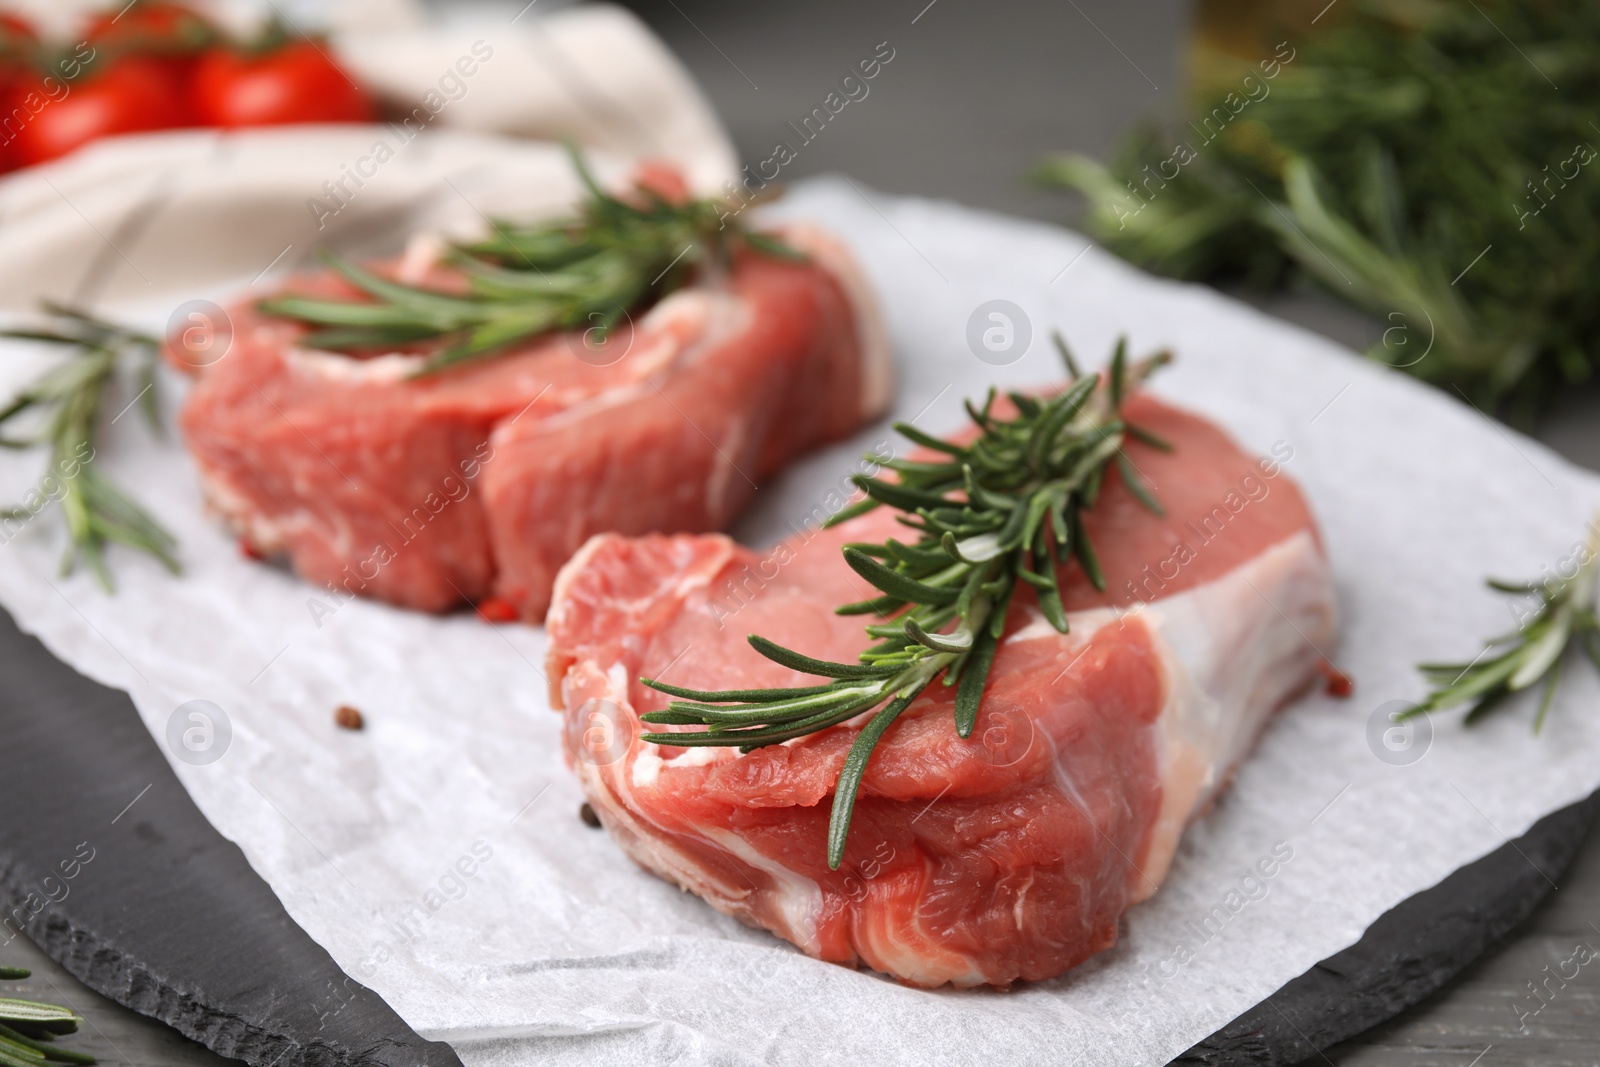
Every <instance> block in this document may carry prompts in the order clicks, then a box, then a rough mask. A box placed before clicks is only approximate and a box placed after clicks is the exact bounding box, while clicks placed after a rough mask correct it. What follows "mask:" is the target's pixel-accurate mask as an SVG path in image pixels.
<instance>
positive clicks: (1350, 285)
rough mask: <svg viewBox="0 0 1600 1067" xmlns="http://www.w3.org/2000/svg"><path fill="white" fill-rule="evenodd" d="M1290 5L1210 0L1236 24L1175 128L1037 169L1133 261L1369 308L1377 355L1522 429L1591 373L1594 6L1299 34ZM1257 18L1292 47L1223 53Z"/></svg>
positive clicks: (1138, 132) (1438, 14)
mask: <svg viewBox="0 0 1600 1067" xmlns="http://www.w3.org/2000/svg"><path fill="white" fill-rule="evenodd" d="M1291 6H1293V5H1282V4H1280V5H1253V6H1251V7H1249V8H1248V9H1246V8H1243V7H1238V6H1233V5H1225V4H1213V5H1207V8H1208V9H1216V10H1218V11H1221V10H1223V9H1224V8H1226V9H1227V10H1229V11H1233V12H1241V11H1248V15H1249V17H1248V18H1245V17H1241V18H1240V19H1239V23H1240V24H1239V26H1238V27H1237V30H1238V32H1230V33H1229V40H1228V41H1227V42H1226V43H1225V44H1222V45H1219V46H1218V47H1217V48H1213V49H1211V55H1212V59H1211V62H1212V63H1213V64H1214V65H1215V68H1216V69H1215V71H1214V73H1213V74H1212V75H1211V76H1209V77H1207V78H1205V79H1204V80H1203V81H1201V82H1199V83H1197V85H1196V86H1195V89H1194V92H1193V93H1192V94H1191V98H1190V101H1189V103H1188V106H1187V107H1186V108H1185V110H1186V111H1187V112H1188V113H1187V114H1185V115H1183V116H1182V119H1185V120H1187V121H1177V122H1170V123H1163V124H1160V125H1149V126H1145V127H1142V128H1136V129H1134V130H1133V131H1131V132H1130V133H1129V134H1128V135H1127V136H1126V137H1125V138H1124V139H1123V141H1122V143H1121V145H1120V147H1119V148H1118V150H1117V151H1116V152H1115V154H1114V158H1113V160H1112V161H1111V163H1110V164H1109V166H1102V165H1101V164H1099V163H1097V162H1095V161H1093V160H1089V159H1085V158H1083V157H1081V156H1080V157H1073V156H1054V157H1051V158H1050V159H1047V160H1046V161H1044V163H1043V164H1042V165H1041V166H1040V168H1039V169H1038V170H1037V171H1036V172H1035V173H1036V176H1037V177H1038V178H1039V179H1040V180H1042V181H1044V182H1047V183H1050V184H1055V185H1062V186H1066V187H1070V188H1073V189H1076V190H1077V191H1079V192H1081V193H1083V194H1084V195H1085V196H1086V197H1087V198H1088V202H1089V215H1088V218H1087V220H1086V223H1087V227H1088V229H1089V231H1090V233H1091V235H1092V236H1094V237H1095V238H1097V239H1098V240H1100V241H1101V242H1102V243H1104V244H1105V245H1106V246H1107V247H1109V248H1110V249H1111V250H1112V251H1114V252H1116V253H1118V254H1119V255H1122V256H1125V257H1126V258H1128V259H1130V260H1131V261H1133V262H1135V263H1138V264H1140V265H1141V266H1144V267H1146V268H1148V269H1152V270H1156V271H1160V272H1162V273H1166V274H1171V275H1175V276H1178V277H1184V278H1195V279H1204V280H1213V281H1217V282H1229V281H1238V280H1241V279H1243V280H1247V281H1251V282H1257V283H1262V284H1277V283H1281V282H1286V281H1287V282H1291V283H1294V282H1297V281H1301V280H1305V279H1311V280H1314V281H1315V282H1316V283H1319V284H1320V286H1321V287H1322V288H1324V289H1325V290H1326V291H1327V292H1329V293H1331V294H1333V296H1334V297H1335V298H1336V299H1339V300H1344V301H1348V302H1350V303H1352V304H1354V305H1357V306H1359V307H1361V308H1363V309H1364V310H1366V311H1367V312H1369V313H1371V314H1373V315H1374V316H1376V317H1377V318H1379V319H1381V320H1382V323H1383V328H1385V330H1386V332H1385V333H1384V338H1383V341H1382V342H1380V343H1378V344H1374V345H1373V346H1372V347H1371V349H1370V350H1369V354H1370V355H1371V356H1373V357H1374V358H1376V359H1379V360H1382V361H1383V362H1386V363H1389V364H1391V365H1394V366H1396V367H1399V368H1401V369H1404V370H1405V371H1406V372H1407V373H1409V374H1414V375H1417V376H1418V377H1421V378H1423V379H1425V380H1428V381H1431V382H1435V383H1437V384H1440V385H1443V386H1445V387H1447V388H1451V389H1452V390H1453V389H1460V390H1461V391H1462V392H1463V393H1465V394H1467V395H1468V396H1469V397H1470V398H1471V399H1472V401H1473V402H1474V403H1476V404H1478V405H1479V406H1480V407H1483V408H1485V409H1493V408H1495V407H1496V406H1499V407H1501V408H1502V409H1503V410H1504V411H1505V413H1506V414H1507V415H1509V416H1511V417H1512V418H1514V419H1515V420H1516V421H1518V422H1524V423H1525V422H1528V421H1530V420H1531V419H1532V418H1533V416H1534V415H1535V414H1537V413H1538V411H1539V409H1540V407H1541V406H1543V405H1545V404H1546V403H1548V402H1549V401H1550V400H1551V399H1552V398H1553V397H1554V396H1556V395H1558V394H1559V392H1560V390H1562V389H1563V388H1566V387H1567V386H1568V385H1569V383H1573V382H1580V381H1584V380H1587V379H1590V378H1592V377H1593V376H1594V374H1595V371H1596V368H1597V367H1600V356H1597V353H1600V347H1597V345H1596V343H1595V339H1596V337H1597V335H1600V229H1597V228H1596V227H1595V225H1594V217H1595V211H1596V205H1597V203H1600V200H1597V190H1600V186H1597V184H1596V173H1595V171H1596V167H1595V162H1596V159H1597V156H1600V119H1597V118H1596V116H1597V112H1600V7H1597V6H1596V5H1594V4H1592V3H1587V2H1583V0H1549V2H1540V3H1527V2H1518V0H1476V2H1473V3H1462V4H1456V3H1366V4H1340V5H1338V7H1336V8H1334V9H1333V10H1332V11H1331V12H1329V13H1328V14H1329V17H1328V18H1327V19H1326V20H1324V21H1323V22H1321V23H1320V24H1319V25H1317V26H1314V27H1310V26H1308V25H1307V23H1306V20H1304V19H1299V12H1298V10H1296V11H1295V12H1294V13H1291V12H1290V7H1291ZM1318 10H1319V11H1320V10H1321V6H1320V5H1319V7H1318ZM1277 15H1281V18H1282V20H1283V21H1285V22H1289V23H1293V22H1295V21H1296V20H1298V22H1299V27H1300V32H1298V33H1296V32H1294V31H1292V30H1286V31H1285V32H1286V33H1287V35H1288V36H1289V38H1290V41H1291V42H1292V46H1291V45H1284V46H1280V47H1281V48H1282V49H1283V50H1282V51H1280V52H1278V53H1276V56H1277V58H1273V57H1274V52H1273V45H1272V44H1270V43H1265V42H1260V43H1258V44H1244V45H1243V46H1242V47H1241V42H1242V41H1244V40H1246V39H1247V38H1248V37H1249V36H1250V28H1251V27H1252V26H1262V27H1263V30H1262V33H1263V35H1265V33H1266V30H1265V28H1264V27H1265V26H1267V25H1270V24H1271V22H1272V20H1273V18H1274V17H1275V16H1277ZM1319 17H1320V16H1319ZM1219 39H1220V37H1219ZM1277 40H1279V38H1278V36H1277V35H1276V34H1274V35H1272V36H1268V37H1265V41H1271V42H1276V41H1277ZM1510 42H1515V44H1514V45H1513V44H1512V43H1510ZM1224 48H1226V49H1229V52H1228V59H1227V60H1224V59H1223V58H1222V56H1223V49H1224ZM1235 56H1239V57H1244V56H1247V57H1248V58H1235ZM1291 57H1292V61H1290V59H1291ZM1279 59H1282V60H1284V62H1282V63H1281V65H1280V63H1279V62H1278V60H1279ZM1280 67H1281V69H1280ZM1196 69H1197V70H1200V69H1202V68H1201V67H1200V66H1199V65H1197V67H1196ZM1268 72H1270V73H1268ZM1557 86H1559V87H1560V88H1559V90H1558V89H1557ZM1425 353H1426V356H1425V358H1424V354H1425Z"/></svg>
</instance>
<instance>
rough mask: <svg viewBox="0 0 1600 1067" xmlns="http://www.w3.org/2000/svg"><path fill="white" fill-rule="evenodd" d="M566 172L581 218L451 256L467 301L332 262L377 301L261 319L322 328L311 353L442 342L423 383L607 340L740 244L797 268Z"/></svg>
mask: <svg viewBox="0 0 1600 1067" xmlns="http://www.w3.org/2000/svg"><path fill="white" fill-rule="evenodd" d="M572 160H573V166H574V167H575V168H576V169H577V171H578V175H579V176H580V177H581V178H582V180H583V184H584V186H585V187H586V188H587V190H588V193H589V200H588V202H587V203H586V204H584V206H583V208H582V211H581V213H580V214H579V216H578V217H576V218H570V219H562V220H558V221H554V222H548V223H542V224H539V225H534V226H517V225H514V224H511V223H508V222H503V221H496V222H494V223H493V226H494V230H495V233H494V235H493V236H492V237H490V238H488V239H486V240H484V241H480V242H477V243H474V244H466V245H458V246H456V247H455V248H454V249H453V250H452V253H451V256H450V260H451V262H453V263H454V264H456V265H457V266H459V267H460V268H461V270H462V272H463V273H464V275H465V280H466V284H467V291H466V292H465V293H445V292H440V291H437V290H432V289H425V288H421V287H418V286H411V285H402V284H400V283H398V282H393V281H390V280H388V279H386V278H380V277H378V276H377V275H375V274H373V273H372V272H371V271H368V270H365V269H363V268H362V267H359V266H357V265H356V264H354V263H351V262H349V261H348V260H345V259H342V258H340V257H339V256H336V255H333V254H331V253H328V254H325V255H324V257H323V258H324V259H325V261H326V262H327V264H328V265H329V266H330V267H331V268H332V269H333V270H335V271H337V272H338V273H339V274H340V275H342V276H343V277H344V278H345V279H346V280H348V281H349V282H351V283H352V284H353V285H355V286H356V287H357V288H359V289H360V290H361V291H362V292H363V293H365V294H367V295H368V296H370V297H372V298H373V299H371V300H360V301H358V300H333V299H326V298H315V297H305V296H293V295H289V296H280V297H274V298H272V299H268V300H263V301H262V302H261V303H260V305H259V307H260V308H261V310H262V311H264V312H266V313H268V314H271V315H279V316H283V317H286V318H292V319H298V320H300V321H302V322H307V323H311V324H313V325H315V326H318V327H321V328H320V329H317V330H314V331H312V332H311V333H309V334H307V335H306V336H305V338H304V339H303V341H302V343H303V344H306V345H308V346H310V347H313V348H321V349H328V350H332V351H345V350H349V349H360V348H374V347H380V346H386V345H396V344H410V343H414V342H417V341H425V340H430V339H434V338H441V339H443V341H444V343H445V347H444V348H442V349H441V350H439V351H438V352H435V353H434V354H432V355H431V356H430V357H429V358H428V360H427V361H426V363H424V364H423V366H422V367H421V369H420V370H419V371H418V374H419V375H425V374H432V373H434V372H437V371H440V370H444V369H445V368H448V367H452V366H455V365H456V364H459V363H462V362H465V361H467V360H473V359H480V358H483V357H485V356H489V355H493V354H495V353H497V352H501V351H503V350H505V349H506V348H507V347H508V346H510V345H512V344H515V343H516V342H518V341H521V340H523V339H525V338H528V337H533V336H536V335H538V334H541V333H545V332H548V331H550V330H564V329H573V328H583V329H584V330H585V331H593V333H594V334H595V336H596V337H598V338H604V337H605V336H606V335H607V334H608V333H609V331H610V330H611V329H612V328H614V327H615V326H616V325H617V324H618V323H619V322H621V321H622V320H623V317H624V316H625V315H626V314H627V313H628V312H629V311H630V310H631V309H634V308H637V307H640V306H642V305H643V304H644V303H646V302H647V301H649V300H651V299H655V298H659V297H661V296H663V295H665V294H667V293H670V292H672V291H673V290H674V289H677V288H679V287H680V286H682V285H683V284H684V283H685V282H686V281H687V280H688V279H689V278H691V277H693V275H694V272H695V271H696V270H697V269H698V268H700V267H702V266H706V265H709V264H714V263H726V261H727V260H728V259H729V257H730V256H731V254H732V251H733V249H734V248H735V247H736V245H737V243H739V242H742V243H743V244H745V245H747V246H749V247H751V248H754V249H758V250H760V251H762V252H765V253H768V254H772V255H777V256H781V257H786V258H798V254H797V253H795V252H794V251H793V250H791V249H789V248H788V247H787V246H785V245H783V244H782V243H781V242H779V241H777V240H775V239H773V238H771V237H766V236H763V235H761V234H757V233H752V232H750V231H748V230H745V229H744V228H742V227H740V226H738V225H736V224H728V223H727V222H726V221H725V219H724V215H725V214H726V212H725V211H724V210H723V208H722V206H721V205H720V204H718V202H716V201H714V200H691V201H689V202H687V203H682V204H675V203H670V202H668V201H667V200H665V199H663V198H662V197H661V196H660V195H658V194H657V193H655V192H654V191H652V190H649V189H647V188H644V187H640V188H639V189H637V190H636V192H635V196H634V201H635V202H630V201H629V200H624V199H621V198H618V197H615V196H612V195H611V194H609V193H607V192H606V191H605V190H604V189H602V188H601V187H600V185H599V183H598V182H597V181H595V179H594V176H593V175H592V174H591V173H590V172H589V169H588V167H587V166H586V165H585V164H584V161H583V159H582V157H581V156H579V155H578V153H577V152H576V150H573V151H572Z"/></svg>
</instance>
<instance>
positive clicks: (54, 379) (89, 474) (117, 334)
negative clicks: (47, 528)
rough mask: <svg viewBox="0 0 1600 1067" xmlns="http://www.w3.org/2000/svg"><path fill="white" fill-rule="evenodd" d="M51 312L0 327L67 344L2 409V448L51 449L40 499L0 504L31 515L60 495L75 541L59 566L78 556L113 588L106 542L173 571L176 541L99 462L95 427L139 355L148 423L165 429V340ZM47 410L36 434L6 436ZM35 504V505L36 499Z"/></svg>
mask: <svg viewBox="0 0 1600 1067" xmlns="http://www.w3.org/2000/svg"><path fill="white" fill-rule="evenodd" d="M44 310H45V312H46V313H47V314H48V315H49V316H50V318H51V319H52V323H51V324H50V325H49V326H46V327H41V328H39V329H17V330H3V331H0V337H11V338H16V339H20V340H27V341H43V342H45V343H47V344H52V345H60V346H63V347H65V348H67V349H69V354H68V356H67V359H66V360H65V361H64V362H62V363H59V364H57V365H55V366H54V367H52V368H51V369H50V370H48V371H46V372H45V373H43V374H41V375H40V376H39V377H38V378H37V379H35V380H34V381H33V383H32V384H31V385H29V386H28V387H27V388H26V389H24V390H23V391H22V392H21V393H20V394H19V395H18V396H17V397H16V399H14V400H13V401H12V402H11V403H10V404H9V405H7V406H6V407H4V408H3V409H0V435H4V436H0V447H5V448H33V447H36V446H39V445H44V446H47V447H48V448H49V453H50V460H49V466H48V467H47V468H46V471H45V475H44V477H43V478H42V479H41V480H40V483H39V487H38V488H37V489H36V490H34V493H36V494H37V499H36V501H35V504H24V506H21V507H14V508H10V509H6V510H4V511H0V519H4V520H6V521H7V522H8V523H16V522H21V521H26V520H28V519H30V518H32V517H33V516H34V515H36V514H38V512H39V511H40V510H41V509H42V508H43V507H44V505H45V503H46V502H48V501H49V500H57V501H59V503H60V505H61V511H62V514H63V515H64V516H65V517H66V521H67V532H68V534H69V536H70V539H71V544H70V545H69V546H68V548H67V552H66V555H65V557H64V558H63V559H62V561H61V570H62V573H63V574H65V573H68V572H70V571H71V570H72V568H73V566H74V564H75V563H76V562H77V561H78V560H79V559H80V558H81V559H82V560H83V561H84V562H85V563H87V564H88V566H89V568H90V570H92V571H93V572H94V573H95V575H96V577H98V578H99V579H100V583H101V585H103V586H104V587H105V588H106V590H107V591H108V592H109V591H110V590H111V574H110V572H109V571H108V570H107V569H106V563H105V546H106V544H107V543H108V542H112V541H116V542H120V543H122V544H125V545H128V546H130V547H132V548H136V549H139V550H140V551H143V552H148V553H149V554H150V555H152V556H154V557H155V558H156V559H158V560H160V561H161V562H162V563H163V564H165V565H166V567H167V568H168V569H169V570H171V571H173V572H174V573H176V572H177V570H178V561H177V559H176V557H175V556H174V554H173V553H174V551H175V549H176V548H177V542H176V541H175V540H174V539H173V537H172V535H171V534H170V533H168V532H167V531H166V530H165V529H164V528H163V527H162V526H161V524H160V523H158V522H157V521H156V520H155V519H154V518H152V517H151V516H150V514H149V513H148V512H146V511H145V510H144V509H143V508H142V507H140V506H139V505H138V504H137V503H135V502H134V501H133V499H132V498H131V497H129V496H128V495H127V494H126V493H124V492H123V491H122V490H121V489H118V488H117V486H116V485H115V484H113V483H112V482H111V481H110V480H109V479H108V478H106V477H105V476H104V475H102V474H101V473H100V470H99V468H98V467H97V466H96V464H95V460H96V453H95V431H96V424H97V423H98V421H99V416H100V407H101V402H102V401H103V400H104V398H105V392H106V386H107V385H108V384H109V383H110V382H111V380H112V378H113V377H114V374H115V370H116V366H117V361H118V360H119V359H122V358H124V357H127V358H132V359H135V360H137V361H138V362H137V366H136V368H135V377H136V382H135V385H136V387H137V388H138V390H139V392H138V395H137V397H136V403H138V404H139V405H140V407H141V408H142V409H143V411H144V414H145V418H146V420H147V421H148V422H149V424H150V426H151V427H152V428H153V429H154V430H155V431H156V432H157V433H159V432H161V418H160V411H159V403H158V397H157V395H156V360H157V358H158V355H157V353H158V349H159V346H160V342H158V341H157V340H156V339H155V338H154V337H151V336H149V335H147V334H143V333H139V332H137V331H134V330H129V329H127V328H125V327H122V326H117V325H114V324H112V323H109V322H105V321H102V320H100V319H97V318H94V317H92V316H90V315H87V314H85V313H83V312H81V311H77V310H74V309H72V308H68V307H62V306H60V305H56V304H49V303H47V304H45V305H44ZM30 411H39V412H45V413H47V415H46V417H45V420H44V425H43V427H42V429H40V430H39V432H38V433H37V434H36V435H34V436H31V437H28V436H24V437H14V436H9V435H5V434H7V431H9V430H10V428H11V426H12V425H14V424H15V420H17V419H18V418H19V416H22V415H23V414H24V413H25V412H30ZM35 505H36V506H35Z"/></svg>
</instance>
